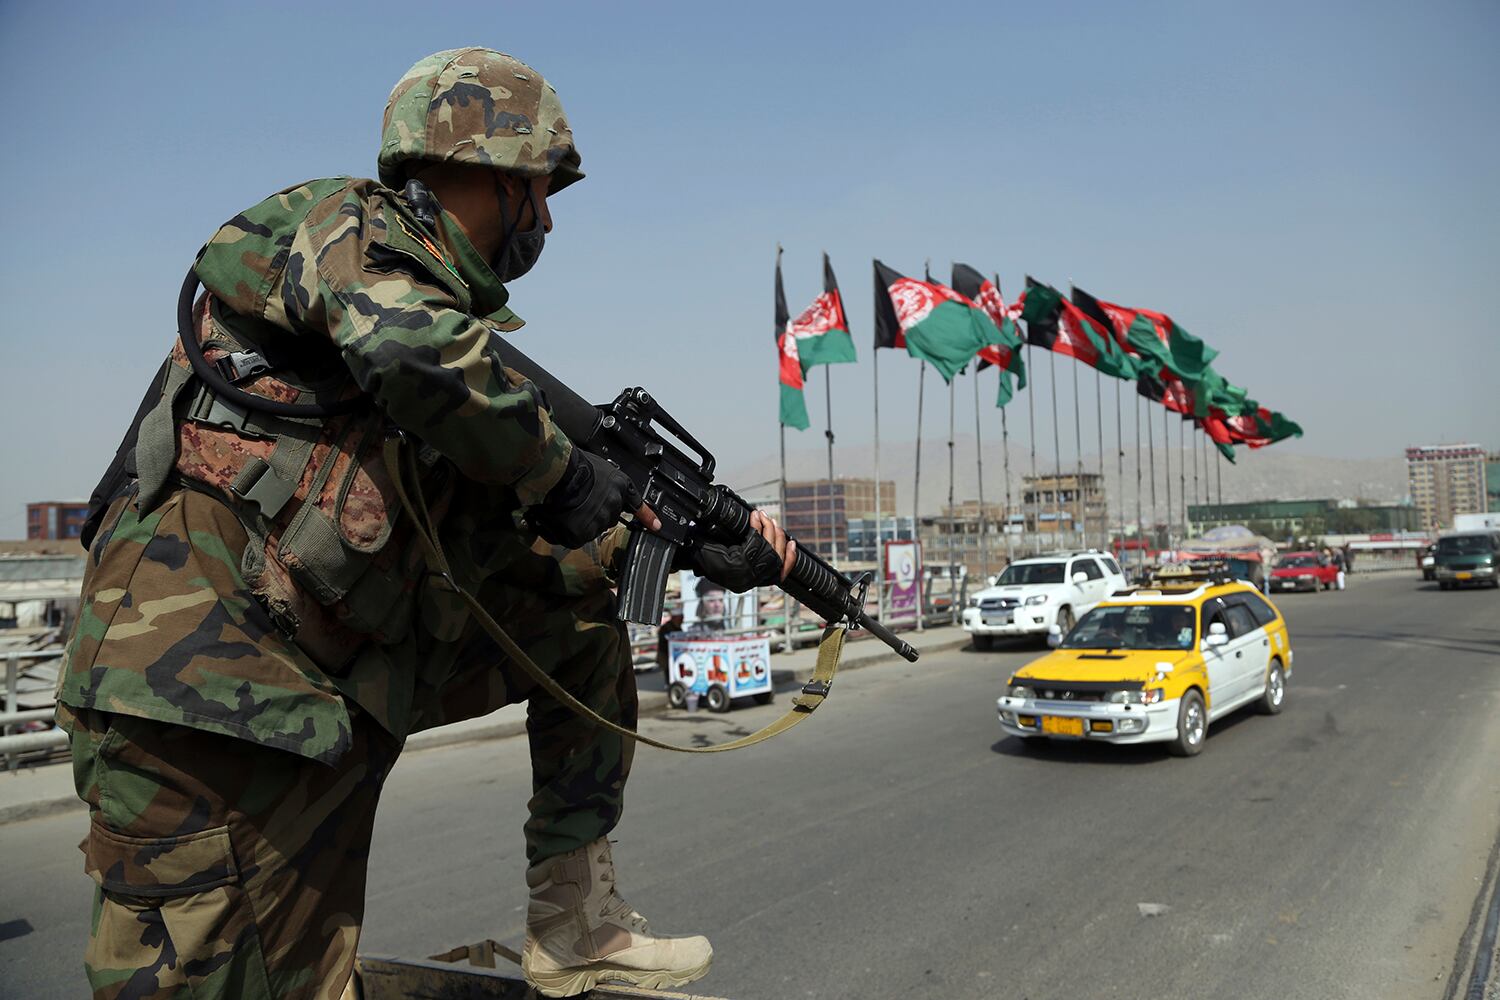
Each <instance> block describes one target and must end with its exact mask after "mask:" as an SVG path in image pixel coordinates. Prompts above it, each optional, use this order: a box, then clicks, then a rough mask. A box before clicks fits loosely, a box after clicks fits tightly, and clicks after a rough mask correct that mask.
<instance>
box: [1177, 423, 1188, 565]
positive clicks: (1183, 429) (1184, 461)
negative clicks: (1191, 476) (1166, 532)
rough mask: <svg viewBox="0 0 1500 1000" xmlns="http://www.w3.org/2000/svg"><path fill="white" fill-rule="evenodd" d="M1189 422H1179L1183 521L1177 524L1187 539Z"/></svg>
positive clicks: (1178, 474) (1178, 492)
mask: <svg viewBox="0 0 1500 1000" xmlns="http://www.w3.org/2000/svg"><path fill="white" fill-rule="evenodd" d="M1186 437H1187V421H1186V420H1179V421H1177V494H1178V496H1180V497H1181V498H1182V520H1181V521H1178V522H1177V523H1178V524H1180V525H1181V526H1182V535H1181V536H1179V537H1182V538H1186V537H1187V532H1188V523H1187V459H1185V458H1183V457H1182V453H1183V451H1184V449H1185V448H1186V441H1185V440H1184V438H1186Z"/></svg>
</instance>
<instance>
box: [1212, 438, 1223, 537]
mask: <svg viewBox="0 0 1500 1000" xmlns="http://www.w3.org/2000/svg"><path fill="white" fill-rule="evenodd" d="M1214 454H1215V455H1216V456H1217V460H1216V461H1215V463H1214V466H1215V475H1216V477H1217V478H1218V480H1219V509H1218V511H1217V512H1216V514H1215V520H1219V521H1222V520H1224V453H1223V452H1222V451H1219V450H1218V449H1217V448H1216V449H1214Z"/></svg>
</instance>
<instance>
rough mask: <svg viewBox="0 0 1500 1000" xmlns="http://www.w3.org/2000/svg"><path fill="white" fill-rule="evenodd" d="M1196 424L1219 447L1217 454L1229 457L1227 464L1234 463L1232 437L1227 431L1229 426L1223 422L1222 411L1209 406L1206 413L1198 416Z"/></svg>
mask: <svg viewBox="0 0 1500 1000" xmlns="http://www.w3.org/2000/svg"><path fill="white" fill-rule="evenodd" d="M1198 426H1199V427H1201V428H1202V429H1203V433H1205V434H1207V435H1208V439H1209V440H1210V441H1212V442H1213V443H1214V447H1215V448H1218V449H1219V454H1221V455H1223V456H1224V457H1225V458H1227V459H1229V464H1230V465H1233V464H1234V437H1233V435H1231V434H1230V433H1229V428H1228V427H1227V426H1226V425H1225V423H1224V411H1223V410H1218V409H1213V408H1210V409H1209V412H1208V415H1207V416H1204V417H1200V418H1198Z"/></svg>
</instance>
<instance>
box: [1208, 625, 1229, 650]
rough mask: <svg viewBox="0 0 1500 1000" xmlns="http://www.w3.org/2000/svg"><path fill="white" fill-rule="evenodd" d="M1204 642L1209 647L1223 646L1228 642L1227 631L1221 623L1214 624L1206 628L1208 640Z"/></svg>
mask: <svg viewBox="0 0 1500 1000" xmlns="http://www.w3.org/2000/svg"><path fill="white" fill-rule="evenodd" d="M1204 641H1205V642H1207V643H1208V644H1209V645H1210V646H1223V645H1225V644H1226V643H1228V642H1229V630H1228V629H1226V628H1225V627H1224V623H1223V622H1214V623H1213V624H1212V625H1210V626H1209V627H1208V638H1207V639H1206V640H1204Z"/></svg>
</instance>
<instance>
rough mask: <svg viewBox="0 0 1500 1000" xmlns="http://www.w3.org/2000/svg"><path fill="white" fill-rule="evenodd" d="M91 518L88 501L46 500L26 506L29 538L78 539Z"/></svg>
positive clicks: (27, 534) (27, 535)
mask: <svg viewBox="0 0 1500 1000" xmlns="http://www.w3.org/2000/svg"><path fill="white" fill-rule="evenodd" d="M88 516H89V502H88V501H87V500H44V501H41V502H39V503H29V504H27V505H26V537H27V538H45V539H55V538H77V537H78V536H79V534H80V533H82V531H83V522H84V521H86V520H87V519H88Z"/></svg>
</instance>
